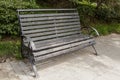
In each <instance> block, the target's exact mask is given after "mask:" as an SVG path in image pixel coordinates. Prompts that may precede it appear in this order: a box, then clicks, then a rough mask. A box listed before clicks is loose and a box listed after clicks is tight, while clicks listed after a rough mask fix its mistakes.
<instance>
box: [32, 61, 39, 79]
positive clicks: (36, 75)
mask: <svg viewBox="0 0 120 80" xmlns="http://www.w3.org/2000/svg"><path fill="white" fill-rule="evenodd" d="M32 69H33V72H34V74H35V76H34V77H39V75H38V73H37V68H36V66H35V64H34V63H32Z"/></svg>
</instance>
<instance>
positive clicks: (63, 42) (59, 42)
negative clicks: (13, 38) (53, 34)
mask: <svg viewBox="0 0 120 80" xmlns="http://www.w3.org/2000/svg"><path fill="white" fill-rule="evenodd" d="M73 38H74V40H73ZM73 38H72V40H71V39H69V38H66V39H67V40H66V39H65V38H64V39H60V40H54V41H49V42H46V44H44V43H41V44H36V48H37V49H36V50H42V49H48V48H53V47H58V46H62V45H67V44H70V43H73V42H78V41H83V40H87V39H90V37H86V38H75V37H73ZM91 39H92V38H91Z"/></svg>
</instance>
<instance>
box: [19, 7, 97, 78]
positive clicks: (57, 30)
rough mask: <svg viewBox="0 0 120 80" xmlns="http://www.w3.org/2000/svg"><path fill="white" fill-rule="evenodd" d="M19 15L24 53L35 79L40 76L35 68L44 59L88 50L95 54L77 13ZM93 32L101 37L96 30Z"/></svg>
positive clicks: (44, 11)
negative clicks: (83, 32)
mask: <svg viewBox="0 0 120 80" xmlns="http://www.w3.org/2000/svg"><path fill="white" fill-rule="evenodd" d="M17 11H18V18H19V23H20V28H21V45H22V47H21V53H22V56H23V57H27V58H28V59H29V60H30V63H31V64H32V67H33V71H34V73H35V76H37V75H38V74H37V70H36V66H35V64H36V63H38V62H39V61H41V60H43V59H46V58H50V57H53V56H57V55H60V54H63V53H69V52H71V51H75V50H79V49H81V48H85V47H87V46H92V47H93V48H94V50H95V47H94V44H95V40H94V39H93V37H91V36H89V35H84V34H82V30H81V29H82V28H81V26H80V20H79V14H78V12H77V9H19V10H17ZM87 29H88V28H87ZM92 29H93V30H95V32H96V33H97V34H98V32H97V31H96V29H94V28H92ZM95 54H96V55H97V52H96V50H95Z"/></svg>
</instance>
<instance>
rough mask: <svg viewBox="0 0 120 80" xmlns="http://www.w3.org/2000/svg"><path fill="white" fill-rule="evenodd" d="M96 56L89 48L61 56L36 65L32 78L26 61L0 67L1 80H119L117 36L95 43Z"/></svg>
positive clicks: (119, 46) (12, 62) (119, 57)
mask: <svg viewBox="0 0 120 80" xmlns="http://www.w3.org/2000/svg"><path fill="white" fill-rule="evenodd" d="M96 42H97V44H96V49H97V51H98V54H99V55H98V56H95V55H93V52H94V50H93V49H92V48H91V47H88V48H85V49H82V50H79V51H76V52H74V53H69V54H65V55H60V56H57V57H54V58H51V59H48V60H45V61H43V62H41V63H40V64H39V65H37V68H38V73H39V76H40V77H39V78H34V77H32V76H33V72H32V71H31V68H30V64H29V63H27V62H26V61H24V62H23V61H16V60H14V61H9V60H8V61H7V62H5V63H0V80H120V35H117V34H111V35H108V36H102V37H99V38H97V39H96Z"/></svg>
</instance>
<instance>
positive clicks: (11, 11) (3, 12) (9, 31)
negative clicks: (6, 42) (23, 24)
mask: <svg viewBox="0 0 120 80" xmlns="http://www.w3.org/2000/svg"><path fill="white" fill-rule="evenodd" d="M21 8H24V9H25V8H39V6H37V5H36V4H35V1H31V2H30V1H27V0H0V37H1V36H3V35H14V36H17V35H19V26H18V19H17V12H16V10H17V9H21Z"/></svg>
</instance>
